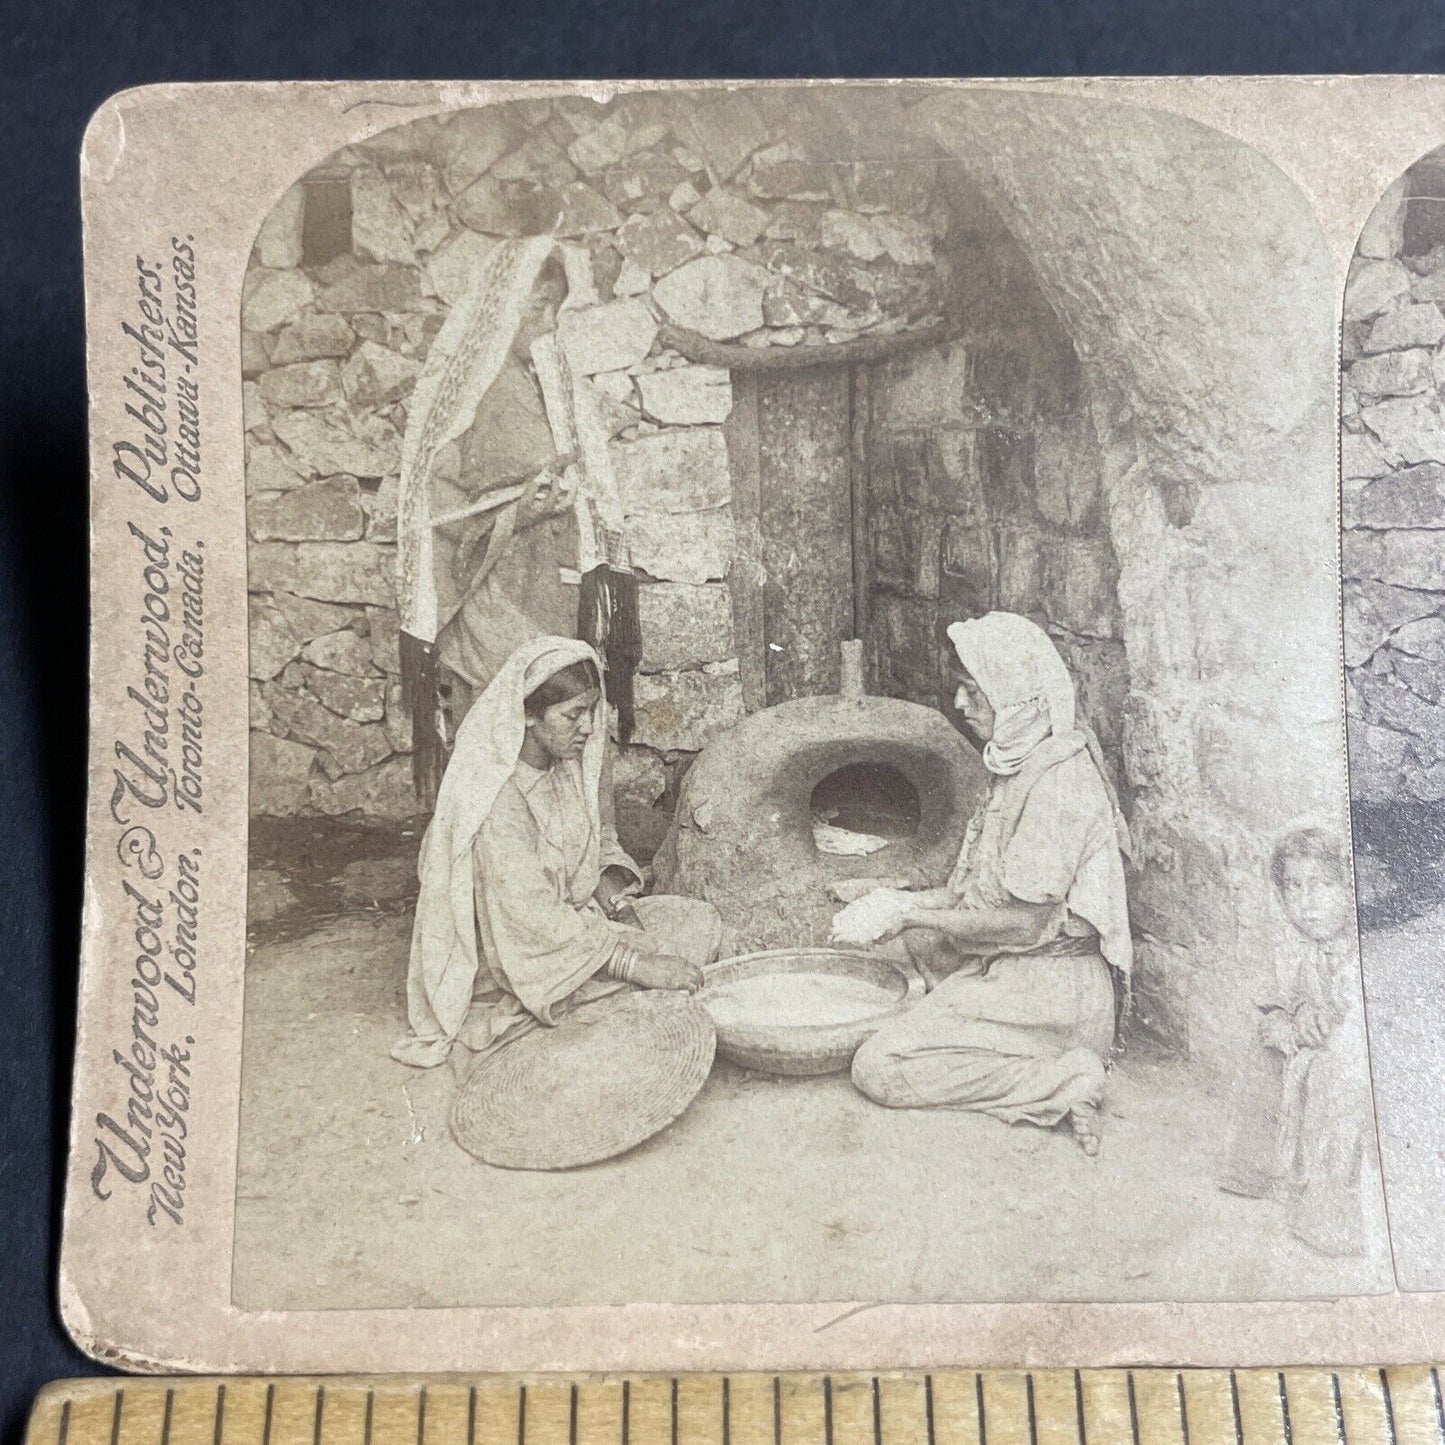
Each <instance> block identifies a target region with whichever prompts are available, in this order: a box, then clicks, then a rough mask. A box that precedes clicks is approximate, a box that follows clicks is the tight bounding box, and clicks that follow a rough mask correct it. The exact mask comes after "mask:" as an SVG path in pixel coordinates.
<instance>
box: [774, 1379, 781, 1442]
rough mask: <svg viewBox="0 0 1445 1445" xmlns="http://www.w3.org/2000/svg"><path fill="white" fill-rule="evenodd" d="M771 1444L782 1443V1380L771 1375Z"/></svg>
mask: <svg viewBox="0 0 1445 1445" xmlns="http://www.w3.org/2000/svg"><path fill="white" fill-rule="evenodd" d="M773 1445H783V1382H782V1380H781V1379H780V1378H779V1377H778V1376H777V1375H774V1376H773Z"/></svg>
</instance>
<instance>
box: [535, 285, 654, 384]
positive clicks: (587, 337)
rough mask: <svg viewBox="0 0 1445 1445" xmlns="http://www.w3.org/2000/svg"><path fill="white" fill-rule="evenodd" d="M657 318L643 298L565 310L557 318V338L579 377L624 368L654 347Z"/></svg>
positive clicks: (639, 359) (634, 362) (631, 364)
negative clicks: (641, 299)
mask: <svg viewBox="0 0 1445 1445" xmlns="http://www.w3.org/2000/svg"><path fill="white" fill-rule="evenodd" d="M656 336H657V320H656V318H655V317H654V316H653V314H652V312H651V311H649V310H648V309H647V304H646V302H644V301H638V300H635V299H632V298H627V299H624V300H622V301H608V302H606V303H604V304H603V305H601V306H588V307H586V308H585V309H579V310H576V311H564V312H563V313H562V314H561V315H560V316H559V317H558V318H557V340H558V343H559V345H560V346H561V347H562V351H563V353H564V355H565V356H566V357H567V360H568V362H569V363H570V364H571V367H572V370H573V371H574V372H575V373H577V374H578V375H579V376H593V375H595V374H596V373H597V372H599V371H625V370H626V369H627V368H628V367H629V366H635V365H636V364H637V363H638V362H639V361H641V360H642V358H643V357H645V356H646V355H647V353H648V352H649V351H650V350H651V349H652V343H653V341H654V339H655V338H656Z"/></svg>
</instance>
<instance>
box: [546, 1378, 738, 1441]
mask: <svg viewBox="0 0 1445 1445" xmlns="http://www.w3.org/2000/svg"><path fill="white" fill-rule="evenodd" d="M524 1389H525V1387H524ZM631 1431H632V1382H631V1381H630V1380H624V1381H623V1382H622V1445H627V1441H628V1437H629V1435H630V1434H631ZM723 1438H724V1439H725V1440H726V1438H727V1432H726V1431H724V1432H723ZM517 1445H523V1442H522V1440H520V1439H518V1441H517Z"/></svg>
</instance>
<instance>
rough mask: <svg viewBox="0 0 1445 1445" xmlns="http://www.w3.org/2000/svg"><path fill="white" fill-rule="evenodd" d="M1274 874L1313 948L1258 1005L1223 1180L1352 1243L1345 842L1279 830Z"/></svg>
mask: <svg viewBox="0 0 1445 1445" xmlns="http://www.w3.org/2000/svg"><path fill="white" fill-rule="evenodd" d="M1270 875H1271V877H1272V878H1273V880H1274V886H1275V891H1276V893H1277V894H1278V896H1279V900H1280V903H1281V905H1282V907H1283V909H1284V912H1285V916H1286V917H1287V918H1288V919H1289V921H1290V924H1291V925H1292V926H1293V927H1294V929H1295V930H1296V931H1297V932H1298V933H1300V934H1301V935H1302V936H1303V937H1304V938H1306V939H1308V940H1309V943H1310V945H1311V947H1310V951H1309V954H1308V956H1307V958H1306V959H1305V961H1304V962H1303V963H1302V964H1301V966H1300V969H1299V972H1298V974H1297V975H1296V977H1295V980H1294V982H1293V984H1292V985H1291V987H1290V988H1289V989H1288V990H1287V991H1286V992H1285V994H1284V995H1283V996H1282V997H1281V998H1279V999H1277V1000H1272V1001H1271V1002H1269V1003H1267V1004H1262V1005H1261V1006H1260V1008H1261V1012H1262V1017H1261V1019H1260V1023H1259V1043H1260V1045H1262V1048H1261V1050H1260V1052H1259V1054H1258V1055H1256V1057H1255V1058H1254V1059H1253V1060H1251V1061H1250V1063H1251V1065H1252V1067H1249V1068H1247V1069H1246V1073H1247V1075H1248V1077H1247V1079H1246V1083H1245V1087H1244V1088H1243V1089H1242V1090H1241V1093H1240V1097H1239V1099H1238V1101H1237V1108H1238V1115H1239V1133H1238V1135H1237V1137H1236V1139H1235V1142H1234V1147H1233V1149H1232V1151H1231V1154H1230V1158H1229V1160H1228V1163H1227V1166H1226V1169H1225V1172H1224V1174H1223V1176H1222V1177H1221V1179H1220V1187H1221V1188H1222V1189H1225V1190H1227V1191H1229V1192H1230V1193H1233V1194H1242V1195H1245V1196H1246V1197H1249V1198H1256V1199H1257V1198H1263V1197H1264V1196H1266V1195H1268V1194H1274V1195H1275V1196H1276V1197H1279V1198H1280V1199H1282V1200H1283V1202H1284V1204H1285V1206H1286V1209H1287V1211H1288V1219H1289V1226H1290V1229H1291V1231H1292V1232H1293V1233H1294V1234H1295V1235H1296V1236H1297V1237H1298V1238H1299V1239H1301V1240H1303V1241H1304V1243H1306V1244H1307V1245H1309V1246H1310V1247H1311V1248H1312V1249H1314V1250H1317V1251H1318V1252H1320V1253H1321V1254H1328V1255H1335V1256H1338V1255H1347V1254H1359V1253H1360V1252H1361V1251H1362V1249H1363V1247H1364V1243H1363V1241H1364V1219H1363V1214H1362V1210H1361V1199H1360V1183H1361V1173H1362V1165H1363V1159H1364V1143H1365V1120H1366V1118H1367V1117H1368V1111H1369V1098H1368V1095H1367V1092H1366V1085H1365V1079H1364V1073H1363V1060H1364V1058H1365V1039H1364V1019H1363V1015H1362V1007H1361V1002H1360V985H1359V970H1358V968H1357V966H1356V961H1355V950H1354V948H1353V947H1352V946H1351V944H1352V938H1351V928H1350V924H1351V922H1352V920H1353V917H1354V907H1353V902H1352V894H1351V890H1350V885H1349V879H1348V877H1347V875H1346V871H1345V862H1344V858H1343V856H1342V853H1341V850H1340V848H1339V847H1338V846H1337V845H1336V844H1335V843H1334V842H1333V841H1332V840H1331V839H1330V837H1329V836H1328V835H1327V834H1326V833H1324V832H1323V831H1322V830H1321V829H1318V828H1300V829H1297V830H1295V831H1294V832H1292V833H1289V834H1288V835H1286V836H1285V837H1284V838H1283V839H1282V840H1281V841H1280V843H1279V845H1278V846H1277V847H1276V849H1275V852H1274V858H1273V860H1272V862H1271V867H1270Z"/></svg>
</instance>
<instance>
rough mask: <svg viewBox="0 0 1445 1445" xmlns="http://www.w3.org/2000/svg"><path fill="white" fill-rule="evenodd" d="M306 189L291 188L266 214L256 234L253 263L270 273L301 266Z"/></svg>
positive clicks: (299, 186)
mask: <svg viewBox="0 0 1445 1445" xmlns="http://www.w3.org/2000/svg"><path fill="white" fill-rule="evenodd" d="M305 202H306V189H305V187H304V186H302V185H300V184H299V183H298V184H297V185H294V186H292V187H291V189H290V190H289V191H287V192H286V194H285V195H284V196H282V197H281V199H280V200H279V201H277V202H276V204H275V205H274V206H272V207H271V210H270V211H269V212H268V213H267V216H266V219H265V220H264V221H262V222H261V229H260V231H258V232H257V234H256V246H255V249H254V251H253V252H252V254H253V255H254V257H255V259H256V261H257V262H258V263H259V264H260V265H262V266H265V267H267V268H268V269H272V270H280V271H284V270H287V269H288V268H289V267H292V266H299V265H300V264H301V224H302V218H303V215H304V210H305Z"/></svg>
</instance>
